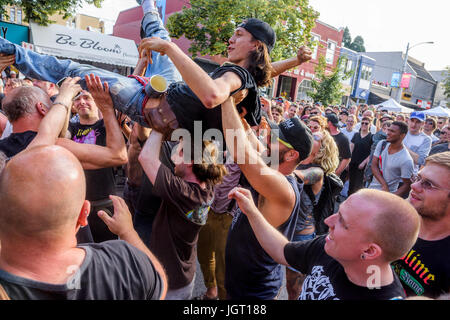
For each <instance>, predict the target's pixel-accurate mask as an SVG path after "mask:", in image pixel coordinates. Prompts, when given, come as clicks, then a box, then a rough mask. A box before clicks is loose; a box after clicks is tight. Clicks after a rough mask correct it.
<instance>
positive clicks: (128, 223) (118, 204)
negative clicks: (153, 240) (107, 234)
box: [97, 195, 134, 238]
mask: <svg viewBox="0 0 450 320" xmlns="http://www.w3.org/2000/svg"><path fill="white" fill-rule="evenodd" d="M109 198H110V199H111V200H112V202H113V205H114V214H113V216H112V217H110V216H109V215H108V214H107V213H106V212H105V211H103V210H100V211H99V212H97V214H98V216H99V217H100V219H102V220H103V222H104V223H105V224H106V225H107V226H108V228H109V230H110V231H111V232H112V233H114V234H115V235H118V236H119V237H120V238H123V237H124V236H125V235H126V234H127V233H129V232H133V231H134V227H133V219H132V217H131V213H130V210H129V209H128V206H127V204H126V203H125V201H124V200H123V199H122V198H120V197H117V196H113V195H110V196H109Z"/></svg>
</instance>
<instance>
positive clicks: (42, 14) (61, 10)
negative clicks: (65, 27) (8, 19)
mask: <svg viewBox="0 0 450 320" xmlns="http://www.w3.org/2000/svg"><path fill="white" fill-rule="evenodd" d="M102 2H103V0H0V14H3V15H5V16H8V12H6V10H5V6H6V5H13V6H18V7H22V10H23V13H24V14H25V19H24V21H27V22H30V21H34V22H36V23H38V24H40V25H48V24H49V23H52V22H54V21H51V20H50V19H49V17H50V16H51V15H53V14H55V13H58V14H64V16H63V17H64V19H66V18H68V17H70V16H72V15H73V14H74V13H75V11H76V9H77V8H80V7H82V6H83V4H85V3H87V4H94V5H95V6H96V7H97V8H100V5H101V3H102Z"/></svg>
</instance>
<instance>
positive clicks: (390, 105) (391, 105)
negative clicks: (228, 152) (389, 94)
mask: <svg viewBox="0 0 450 320" xmlns="http://www.w3.org/2000/svg"><path fill="white" fill-rule="evenodd" d="M375 107H377V109H378V110H385V111H393V112H401V113H411V112H413V111H414V110H413V109H411V108H407V107H404V106H402V105H401V104H399V103H398V102H397V101H395V100H394V99H392V98H390V99H389V100H386V101H385V102H382V103H380V104H377V105H375Z"/></svg>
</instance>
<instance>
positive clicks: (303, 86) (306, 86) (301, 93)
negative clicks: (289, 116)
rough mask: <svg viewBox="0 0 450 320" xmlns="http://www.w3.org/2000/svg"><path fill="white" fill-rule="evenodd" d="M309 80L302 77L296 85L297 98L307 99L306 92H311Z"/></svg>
mask: <svg viewBox="0 0 450 320" xmlns="http://www.w3.org/2000/svg"><path fill="white" fill-rule="evenodd" d="M312 91H313V88H312V86H311V80H307V79H303V80H302V82H301V83H300V84H299V85H298V92H297V100H302V99H303V100H308V98H309V96H308V92H312Z"/></svg>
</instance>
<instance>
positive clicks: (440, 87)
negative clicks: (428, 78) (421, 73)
mask: <svg viewBox="0 0 450 320" xmlns="http://www.w3.org/2000/svg"><path fill="white" fill-rule="evenodd" d="M430 74H431V75H432V76H433V78H434V79H435V80H436V81H437V83H438V84H437V87H436V94H435V95H434V104H433V106H435V107H437V106H449V105H448V104H449V102H450V101H449V98H448V97H447V96H446V95H445V88H444V81H445V79H446V78H447V77H448V76H449V74H448V70H436V71H430Z"/></svg>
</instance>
